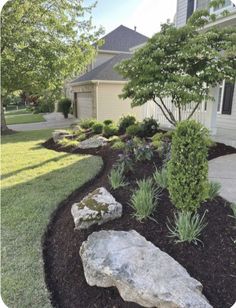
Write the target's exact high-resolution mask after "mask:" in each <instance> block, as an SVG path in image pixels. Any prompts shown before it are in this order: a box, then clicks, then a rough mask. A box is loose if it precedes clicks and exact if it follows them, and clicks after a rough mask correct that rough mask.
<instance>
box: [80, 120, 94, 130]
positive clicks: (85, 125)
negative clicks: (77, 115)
mask: <svg viewBox="0 0 236 308" xmlns="http://www.w3.org/2000/svg"><path fill="white" fill-rule="evenodd" d="M96 122H97V121H96V120H95V119H85V120H81V121H80V122H79V125H80V127H82V128H83V129H89V128H91V127H92V126H93V124H95V123H96Z"/></svg>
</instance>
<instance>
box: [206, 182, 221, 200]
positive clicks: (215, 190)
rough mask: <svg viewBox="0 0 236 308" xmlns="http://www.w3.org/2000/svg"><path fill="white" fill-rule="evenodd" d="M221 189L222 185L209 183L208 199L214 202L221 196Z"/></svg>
mask: <svg viewBox="0 0 236 308" xmlns="http://www.w3.org/2000/svg"><path fill="white" fill-rule="evenodd" d="M220 189H221V185H220V183H218V182H210V183H209V192H208V198H209V199H210V200H211V201H212V200H213V199H215V197H217V196H218V195H219V192H220Z"/></svg>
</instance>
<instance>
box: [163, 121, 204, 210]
mask: <svg viewBox="0 0 236 308" xmlns="http://www.w3.org/2000/svg"><path fill="white" fill-rule="evenodd" d="M208 134H209V133H208V130H207V129H206V128H204V127H203V126H202V125H201V124H200V123H197V122H196V121H194V120H191V121H188V120H186V121H182V122H180V123H179V124H178V125H177V128H176V131H175V133H174V134H173V138H172V145H171V159H170V161H169V162H168V164H167V170H168V189H169V193H170V197H171V200H172V202H173V204H174V205H175V206H176V208H177V209H179V210H181V211H187V212H192V211H196V209H197V208H198V207H199V206H200V203H201V202H202V201H204V200H206V199H207V197H208V190H209V188H208V162H207V153H208V147H207V142H206V139H207V136H208Z"/></svg>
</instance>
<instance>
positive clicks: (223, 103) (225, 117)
mask: <svg viewBox="0 0 236 308" xmlns="http://www.w3.org/2000/svg"><path fill="white" fill-rule="evenodd" d="M209 3H210V0H177V12H176V17H175V25H176V27H181V26H184V25H185V24H186V22H187V20H188V18H189V17H190V16H191V15H192V13H193V12H194V11H195V10H197V9H205V8H207V7H208V5H209ZM210 10H211V12H212V13H215V14H216V15H218V17H217V19H216V21H215V22H212V23H210V24H209V25H207V26H206V27H205V28H209V27H227V26H236V7H235V5H234V4H233V3H232V2H231V1H229V0H226V1H225V5H224V6H220V7H218V8H215V9H213V8H212V9H210ZM224 10H227V11H228V12H229V15H227V16H224V17H223V16H222V15H221V13H222V12H223V11H224ZM211 91H212V96H213V97H214V102H210V101H208V102H203V103H202V105H201V106H200V107H199V109H198V110H197V111H196V113H195V115H194V118H195V119H196V120H198V121H200V122H201V123H203V124H204V125H205V126H206V127H208V128H209V129H210V130H211V133H212V135H215V140H217V141H222V142H223V141H224V142H225V143H227V144H230V145H233V146H235V147H236V84H235V83H234V84H233V83H228V82H225V81H224V82H223V83H222V84H221V85H218V86H217V87H216V88H213V89H212V90H211ZM165 101H166V104H167V106H168V108H170V109H171V110H172V112H174V113H175V112H176V116H177V110H175V108H174V107H173V105H172V104H171V102H170V100H168V99H166V100H165ZM190 109H191V108H189V109H188V110H185V112H184V115H183V117H184V116H185V118H186V117H187V116H188V115H189V113H190ZM144 115H145V116H154V117H155V118H157V119H159V121H160V122H161V124H162V125H163V126H170V125H169V122H167V120H166V119H165V118H164V116H163V115H162V113H161V111H160V110H159V108H158V107H157V106H156V105H155V104H154V103H152V102H148V103H147V104H146V106H145V114H144Z"/></svg>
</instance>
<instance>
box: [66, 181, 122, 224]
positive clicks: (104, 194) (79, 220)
mask: <svg viewBox="0 0 236 308" xmlns="http://www.w3.org/2000/svg"><path fill="white" fill-rule="evenodd" d="M71 214H72V216H73V219H74V224H75V229H87V228H89V227H90V226H92V225H94V224H98V225H101V224H103V223H105V222H107V221H109V220H113V219H116V218H119V217H121V216H122V205H121V204H120V203H119V202H117V201H116V200H115V198H114V197H113V196H112V195H111V194H110V193H109V192H108V191H107V190H106V189H105V188H104V187H100V188H97V189H96V190H94V191H93V192H92V193H90V194H88V195H87V196H86V197H85V198H84V199H82V200H81V201H80V202H79V203H74V204H73V205H72V208H71Z"/></svg>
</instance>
